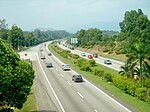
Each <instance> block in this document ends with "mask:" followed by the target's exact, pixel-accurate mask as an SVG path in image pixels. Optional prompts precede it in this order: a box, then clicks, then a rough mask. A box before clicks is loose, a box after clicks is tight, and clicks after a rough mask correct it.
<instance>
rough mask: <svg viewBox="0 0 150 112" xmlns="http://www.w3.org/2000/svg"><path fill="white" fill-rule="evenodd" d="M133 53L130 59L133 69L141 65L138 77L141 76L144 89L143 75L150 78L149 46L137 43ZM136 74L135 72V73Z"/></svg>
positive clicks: (141, 84)
mask: <svg viewBox="0 0 150 112" xmlns="http://www.w3.org/2000/svg"><path fill="white" fill-rule="evenodd" d="M131 50H132V52H131V53H130V57H129V58H130V59H131V61H132V65H131V66H133V68H136V66H137V65H139V70H138V71H139V72H137V73H138V75H139V76H140V86H141V87H143V81H142V80H143V75H144V74H145V75H148V76H149V74H150V73H149V71H150V70H149V68H150V65H149V62H150V58H149V57H150V48H149V46H148V45H145V44H143V43H140V42H138V43H136V44H134V45H133V47H132V48H131ZM133 72H135V71H133Z"/></svg>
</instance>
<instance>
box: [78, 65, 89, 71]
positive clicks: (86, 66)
mask: <svg viewBox="0 0 150 112" xmlns="http://www.w3.org/2000/svg"><path fill="white" fill-rule="evenodd" d="M80 70H83V71H89V72H90V71H91V68H90V66H89V65H83V66H81V67H80Z"/></svg>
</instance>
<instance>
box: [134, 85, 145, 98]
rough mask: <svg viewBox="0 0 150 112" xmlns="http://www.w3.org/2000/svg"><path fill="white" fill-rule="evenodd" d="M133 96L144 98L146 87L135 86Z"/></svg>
mask: <svg viewBox="0 0 150 112" xmlns="http://www.w3.org/2000/svg"><path fill="white" fill-rule="evenodd" d="M135 96H136V97H137V98H138V99H140V100H146V96H147V89H146V88H145V87H143V88H137V89H136V90H135Z"/></svg>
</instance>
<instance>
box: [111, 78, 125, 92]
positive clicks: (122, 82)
mask: <svg viewBox="0 0 150 112" xmlns="http://www.w3.org/2000/svg"><path fill="white" fill-rule="evenodd" d="M126 80H127V77H125V76H116V77H113V78H112V82H113V84H114V85H115V86H116V87H118V88H119V89H121V90H123V91H126V90H127V85H126V83H127V81H126Z"/></svg>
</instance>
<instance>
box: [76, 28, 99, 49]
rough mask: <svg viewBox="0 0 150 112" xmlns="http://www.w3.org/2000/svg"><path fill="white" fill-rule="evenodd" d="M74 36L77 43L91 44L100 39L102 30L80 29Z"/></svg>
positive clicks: (82, 44)
mask: <svg viewBox="0 0 150 112" xmlns="http://www.w3.org/2000/svg"><path fill="white" fill-rule="evenodd" d="M76 38H78V42H79V43H78V45H81V46H93V45H96V44H98V43H99V42H101V41H102V31H100V30H99V29H97V28H91V29H88V30H83V29H81V30H80V31H78V32H77V33H76Z"/></svg>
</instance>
